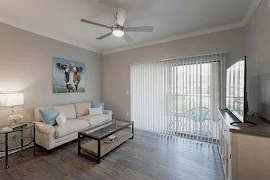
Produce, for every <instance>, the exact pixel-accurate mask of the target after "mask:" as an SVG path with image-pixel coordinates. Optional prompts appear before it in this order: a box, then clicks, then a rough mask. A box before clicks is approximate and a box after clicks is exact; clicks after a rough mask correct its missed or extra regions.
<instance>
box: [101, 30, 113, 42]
mask: <svg viewBox="0 0 270 180" xmlns="http://www.w3.org/2000/svg"><path fill="white" fill-rule="evenodd" d="M110 35H112V32H109V33H107V34H104V35H103V36H100V37H98V38H97V39H98V40H101V39H104V38H106V37H108V36H110Z"/></svg>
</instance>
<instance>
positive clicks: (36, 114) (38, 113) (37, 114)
mask: <svg viewBox="0 0 270 180" xmlns="http://www.w3.org/2000/svg"><path fill="white" fill-rule="evenodd" d="M50 108H51V106H44V107H37V108H36V109H35V120H36V121H39V122H43V119H42V117H41V114H40V112H39V110H46V109H50Z"/></svg>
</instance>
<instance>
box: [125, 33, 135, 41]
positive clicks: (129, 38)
mask: <svg viewBox="0 0 270 180" xmlns="http://www.w3.org/2000/svg"><path fill="white" fill-rule="evenodd" d="M123 38H124V39H125V40H126V41H127V42H128V43H130V42H133V41H134V40H133V39H132V38H131V37H130V36H129V35H127V34H126V33H125V34H124V35H123Z"/></svg>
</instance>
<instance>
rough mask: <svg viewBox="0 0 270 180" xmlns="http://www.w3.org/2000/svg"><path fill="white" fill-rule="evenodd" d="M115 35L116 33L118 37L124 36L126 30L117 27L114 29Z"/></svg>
mask: <svg viewBox="0 0 270 180" xmlns="http://www.w3.org/2000/svg"><path fill="white" fill-rule="evenodd" d="M112 33H113V35H115V36H116V37H122V36H123V35H124V31H123V30H121V29H115V30H113V32H112Z"/></svg>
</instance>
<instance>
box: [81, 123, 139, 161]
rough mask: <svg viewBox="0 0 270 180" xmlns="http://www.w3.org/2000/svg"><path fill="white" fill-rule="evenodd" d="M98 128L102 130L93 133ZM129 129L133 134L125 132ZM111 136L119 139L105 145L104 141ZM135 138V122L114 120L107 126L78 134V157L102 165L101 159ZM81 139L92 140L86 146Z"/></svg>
mask: <svg viewBox="0 0 270 180" xmlns="http://www.w3.org/2000/svg"><path fill="white" fill-rule="evenodd" d="M105 125H106V126H105ZM102 126H105V127H102ZM98 127H102V128H101V129H98V130H96V131H93V130H94V129H96V128H98ZM128 128H130V129H131V132H129V131H127V130H124V129H128ZM110 135H115V136H116V137H117V138H116V139H115V140H114V141H113V142H111V143H110V144H106V143H104V142H103V140H104V139H105V138H107V137H108V136H110ZM133 137H134V123H133V121H125V120H112V121H109V122H107V123H105V124H101V125H99V126H95V127H92V128H88V129H86V130H83V131H81V132H78V155H81V156H83V157H86V158H88V159H90V160H92V161H94V162H96V163H100V160H101V157H103V156H104V155H106V154H107V153H109V152H110V151H111V150H113V149H115V148H116V147H118V146H119V145H120V144H122V143H123V142H125V141H127V140H128V139H133ZM81 138H89V139H91V141H89V142H87V143H85V144H81ZM82 150H83V152H82Z"/></svg>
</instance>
